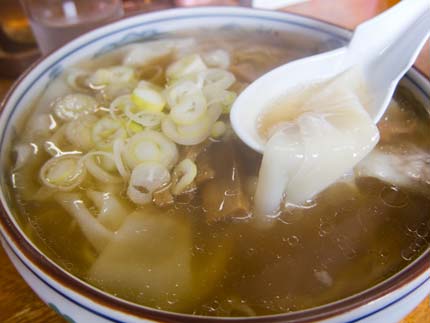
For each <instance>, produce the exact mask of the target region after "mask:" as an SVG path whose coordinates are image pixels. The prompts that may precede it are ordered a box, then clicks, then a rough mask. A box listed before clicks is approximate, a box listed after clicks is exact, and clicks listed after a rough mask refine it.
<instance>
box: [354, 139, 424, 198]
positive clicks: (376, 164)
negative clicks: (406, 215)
mask: <svg viewBox="0 0 430 323" xmlns="http://www.w3.org/2000/svg"><path fill="white" fill-rule="evenodd" d="M429 163H430V155H429V154H428V153H427V152H426V151H423V150H421V149H419V148H417V147H414V146H411V147H410V148H409V149H408V150H407V151H405V152H403V153H394V152H386V151H383V150H381V149H375V150H373V151H372V152H371V153H370V154H369V155H368V156H367V157H366V158H364V159H363V160H362V161H361V162H360V163H359V164H358V165H357V167H355V174H356V175H357V176H358V177H375V178H378V179H379V180H381V181H383V182H386V183H390V184H393V185H396V186H399V187H403V188H408V189H410V190H413V191H418V192H423V191H424V192H428V191H429V187H428V184H429V183H430V170H429V168H428V165H429Z"/></svg>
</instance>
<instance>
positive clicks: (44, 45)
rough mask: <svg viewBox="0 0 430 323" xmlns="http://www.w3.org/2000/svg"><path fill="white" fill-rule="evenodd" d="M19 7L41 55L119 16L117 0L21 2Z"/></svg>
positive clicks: (41, 0) (42, 0) (28, 0)
mask: <svg viewBox="0 0 430 323" xmlns="http://www.w3.org/2000/svg"><path fill="white" fill-rule="evenodd" d="M21 4H22V5H23V7H24V10H25V12H26V14H27V16H28V18H29V20H30V25H31V28H32V30H33V33H34V35H35V37H36V40H37V44H38V46H39V48H40V50H41V52H42V54H44V55H46V54H47V53H49V52H51V51H52V50H54V49H56V48H58V47H60V46H61V45H63V44H65V43H67V42H68V41H69V40H71V39H73V38H75V37H77V36H79V35H81V34H83V33H84V32H86V31H89V30H91V29H94V28H96V27H99V26H102V25H104V24H106V23H108V22H111V21H113V20H116V19H118V18H120V17H121V16H122V15H123V9H122V1H121V0H21Z"/></svg>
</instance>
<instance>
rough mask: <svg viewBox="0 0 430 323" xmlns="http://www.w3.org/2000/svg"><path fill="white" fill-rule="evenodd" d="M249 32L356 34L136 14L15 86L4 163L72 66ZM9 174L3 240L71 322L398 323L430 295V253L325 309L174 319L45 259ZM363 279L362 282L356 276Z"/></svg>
mask: <svg viewBox="0 0 430 323" xmlns="http://www.w3.org/2000/svg"><path fill="white" fill-rule="evenodd" d="M202 27H206V28H207V27H211V28H214V29H218V28H223V29H228V28H238V27H239V28H240V27H246V28H251V29H253V30H255V32H256V33H262V35H264V33H272V32H277V31H294V32H296V33H299V34H302V35H306V36H307V37H310V38H311V39H313V40H314V41H315V42H316V43H317V44H319V46H320V49H321V50H328V49H333V48H335V47H339V46H341V45H342V44H344V43H345V42H346V41H347V40H348V38H349V37H350V36H351V33H350V32H349V31H347V30H344V29H342V28H339V27H336V26H333V25H330V24H327V23H324V22H321V21H317V20H313V19H308V18H304V17H301V16H297V15H291V14H286V13H279V12H269V11H257V10H252V9H244V8H234V9H233V8H198V9H181V10H169V11H163V12H157V13H152V14H146V15H140V16H135V17H132V18H129V19H125V20H122V21H119V22H117V23H114V24H111V25H108V26H105V27H103V28H100V29H97V30H95V31H93V32H91V33H89V34H86V35H84V36H82V37H80V38H78V39H76V40H74V41H72V42H71V43H69V44H67V45H66V46H64V47H62V48H61V49H59V50H58V51H56V52H54V53H52V54H51V55H49V56H48V57H46V58H45V59H43V60H41V61H39V62H38V63H37V64H35V65H34V66H33V67H32V68H31V69H30V70H29V71H28V72H27V73H26V74H25V75H24V76H23V77H21V78H20V79H19V80H18V82H17V83H16V84H15V86H14V87H13V89H12V90H11V92H10V93H9V95H8V96H7V98H6V99H5V101H4V102H3V113H2V115H1V119H0V129H1V136H0V140H1V141H0V152H1V154H0V156H1V157H0V158H1V163H2V165H4V164H3V163H4V162H5V161H6V159H8V158H9V149H10V138H11V136H12V134H13V132H14V131H16V128H15V125H16V123H17V120H19V118H20V116H21V115H23V113H24V112H25V111H26V109H27V108H28V107H29V105H30V103H31V102H32V101H33V100H34V99H35V98H36V97H37V95H38V94H39V93H40V92H41V91H42V90H43V89H44V87H45V86H46V85H47V83H48V82H50V81H51V80H53V79H54V78H55V77H56V76H57V75H58V74H59V73H60V72H61V71H62V70H63V68H65V67H68V66H71V65H73V64H75V63H77V62H78V61H80V60H82V59H84V58H91V57H93V56H95V55H100V54H102V53H104V52H107V51H109V50H111V49H114V48H116V47H118V46H121V45H123V44H126V43H129V42H133V41H136V40H142V39H147V38H150V37H153V36H157V35H159V34H162V33H170V32H175V31H177V30H181V29H197V28H202ZM402 83H403V84H404V85H405V86H407V87H409V89H410V90H412V92H413V93H414V94H415V95H416V97H417V98H418V100H420V101H422V102H427V105H426V106H427V107H428V106H429V105H428V102H429V97H430V82H429V80H428V79H425V77H424V76H423V75H421V74H420V73H419V72H417V71H416V70H411V71H410V72H409V73H408V74H407V76H406V77H405V78H404V79H403V81H402ZM8 182H9V175H8V174H7V172H6V171H5V170H3V172H2V173H1V176H0V183H1V202H2V205H3V209H4V211H3V212H2V214H1V218H0V229H1V238H2V239H1V240H2V244H3V246H4V248H5V249H6V252H7V254H8V255H9V257H10V259H11V260H12V262H13V263H14V265H15V266H16V268H17V269H18V271H19V272H20V274H21V275H22V276H23V278H24V279H25V280H26V281H27V283H28V284H29V285H30V286H31V288H33V290H34V291H35V292H36V293H37V294H38V295H39V296H40V298H42V299H43V300H44V301H45V302H46V303H47V304H48V305H49V306H51V307H52V308H54V309H55V310H56V311H57V312H58V313H59V314H60V315H63V316H64V317H65V318H66V320H68V322H84V323H89V322H91V323H93V322H94V323H98V322H226V321H228V322H245V321H246V322H294V323H304V322H316V321H318V322H326V323H328V322H330V323H355V322H366V323H371V322H375V323H376V322H378V323H394V322H397V321H399V320H400V319H401V318H402V317H404V316H405V315H406V314H407V313H409V312H410V311H411V310H412V309H413V308H414V307H415V306H416V305H417V304H418V303H419V302H420V301H422V300H423V299H424V297H425V296H426V295H427V294H428V293H429V291H430V277H429V275H430V269H429V264H430V250H427V251H426V252H425V253H424V254H423V255H421V257H419V258H418V259H416V260H415V261H414V262H413V263H412V264H411V265H409V266H408V267H407V268H405V269H404V270H402V271H401V272H400V273H398V274H396V275H395V276H393V277H391V278H390V279H387V280H386V281H384V282H382V283H380V284H379V285H377V286H374V287H373V288H371V289H369V290H366V291H363V292H361V293H360V294H356V295H354V296H351V297H349V298H346V299H343V300H341V301H338V302H335V303H331V304H328V305H325V306H321V307H317V308H313V309H309V310H305V311H300V312H295V313H290V314H282V315H276V316H266V317H258V318H235V319H228V318H224V319H222V318H209V317H197V316H190V315H182V314H175V313H168V312H163V311H158V310H154V309H150V308H147V307H143V306H138V305H135V304H132V303H130V302H127V301H123V300H120V299H118V298H115V297H113V296H110V295H108V294H106V293H104V292H102V291H100V290H98V289H96V288H94V287H92V286H90V285H88V284H87V283H85V282H83V281H81V280H79V279H77V278H75V277H73V276H71V275H70V274H68V273H67V272H65V271H64V270H63V269H61V268H60V267H59V266H58V265H56V264H55V263H53V262H52V261H51V260H49V259H48V258H46V257H45V256H44V255H43V254H42V253H41V252H40V251H39V250H38V248H37V247H36V246H35V245H34V244H33V243H32V242H31V241H30V240H29V239H28V238H27V237H26V236H25V235H24V233H23V231H22V229H21V228H20V226H19V225H18V223H17V221H16V219H15V217H14V214H13V211H12V207H11V206H12V203H11V199H12V197H11V194H10V191H9V189H8V188H7V187H8V186H7V183H8ZM356 279H360V278H359V277H357V278H356Z"/></svg>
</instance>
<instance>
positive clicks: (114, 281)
mask: <svg viewBox="0 0 430 323" xmlns="http://www.w3.org/2000/svg"><path fill="white" fill-rule="evenodd" d="M214 242H216V241H214ZM225 243H227V244H226V245H225V248H223V249H219V248H218V246H219V245H220V244H225ZM214 246H216V248H215V247H214ZM214 246H212V247H209V248H210V249H212V248H213V252H211V253H210V255H211V256H210V257H201V258H199V257H196V256H193V244H192V232H191V224H190V222H189V220H188V218H187V217H181V216H179V215H178V214H175V215H172V214H170V213H168V212H167V213H160V212H159V211H158V212H157V211H155V210H154V211H151V210H144V211H136V212H133V213H131V214H130V215H128V216H127V218H126V220H125V222H124V224H123V225H122V226H121V228H120V229H119V230H118V231H117V232H116V233H115V235H114V238H113V239H112V240H111V241H110V243H109V244H108V245H107V246H106V248H105V249H104V250H103V251H102V253H101V254H100V256H99V258H98V259H97V260H96V261H95V263H94V264H93V266H92V267H91V269H90V271H89V275H88V278H89V280H90V281H91V282H93V283H94V284H95V285H97V286H99V287H101V288H102V289H103V290H106V291H108V292H111V293H113V294H114V295H117V296H119V297H122V298H125V299H132V300H134V301H135V302H137V303H141V304H144V305H148V306H154V307H158V308H161V309H165V310H173V311H183V310H185V309H187V308H192V306H194V305H195V304H196V302H199V301H201V300H203V299H204V298H205V297H206V296H207V294H208V293H210V292H211V291H212V290H213V288H214V287H215V285H216V283H217V282H218V281H219V279H220V278H221V277H222V275H223V273H224V270H225V266H226V263H227V260H228V257H229V251H228V250H229V249H230V248H229V243H228V241H218V242H217V243H214Z"/></svg>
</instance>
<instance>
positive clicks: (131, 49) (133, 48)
mask: <svg viewBox="0 0 430 323" xmlns="http://www.w3.org/2000/svg"><path fill="white" fill-rule="evenodd" d="M195 47H196V42H195V40H194V39H192V38H179V39H161V40H154V41H150V42H144V43H140V44H132V45H129V46H127V47H125V48H123V51H125V52H127V54H126V55H125V56H124V59H123V64H124V65H127V66H133V67H139V66H145V65H147V64H150V63H152V62H153V61H155V60H158V59H160V58H163V57H166V56H168V55H170V54H184V53H189V52H190V51H192V50H193V49H195Z"/></svg>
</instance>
